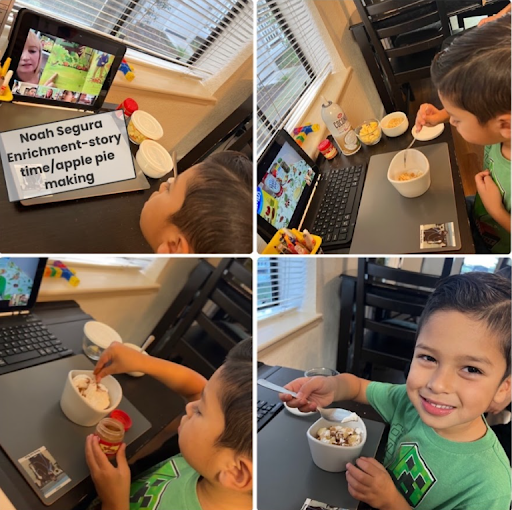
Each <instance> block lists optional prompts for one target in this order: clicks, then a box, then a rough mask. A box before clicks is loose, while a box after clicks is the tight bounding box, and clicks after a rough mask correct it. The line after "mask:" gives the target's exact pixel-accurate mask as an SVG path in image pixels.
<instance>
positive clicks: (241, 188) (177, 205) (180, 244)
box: [140, 151, 254, 253]
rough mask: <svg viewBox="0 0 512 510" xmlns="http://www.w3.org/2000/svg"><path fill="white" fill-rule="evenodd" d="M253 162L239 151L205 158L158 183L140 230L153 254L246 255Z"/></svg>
mask: <svg viewBox="0 0 512 510" xmlns="http://www.w3.org/2000/svg"><path fill="white" fill-rule="evenodd" d="M252 175H253V172H252V162H251V160H250V159H249V158H247V156H245V155H244V154H242V153H241V152H235V151H225V152H223V153H217V154H213V155H211V156H209V157H207V158H206V159H205V160H204V161H203V162H202V163H199V164H197V165H194V166H193V167H191V168H189V169H188V170H187V171H185V172H183V173H181V174H180V175H179V176H178V177H177V178H176V179H170V180H169V181H168V182H164V183H162V185H161V186H160V190H159V191H157V192H155V193H153V194H152V195H151V197H150V198H149V200H148V201H147V202H146V203H145V204H144V208H143V209H142V212H141V215H140V228H141V230H142V234H143V235H144V237H145V238H146V241H147V242H148V243H149V245H150V246H151V248H153V250H154V251H155V252H156V253H251V252H252V221H253V215H254V214H253V212H254V207H253V199H252Z"/></svg>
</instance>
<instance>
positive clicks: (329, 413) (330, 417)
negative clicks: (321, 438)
mask: <svg viewBox="0 0 512 510" xmlns="http://www.w3.org/2000/svg"><path fill="white" fill-rule="evenodd" d="M258 384H259V385H260V386H263V387H265V388H267V389H269V390H272V391H277V392H278V393H287V394H288V395H291V396H292V397H295V398H297V393H295V392H294V391H290V390H287V389H286V388H283V387H282V386H279V385H277V384H274V383H271V382H269V381H266V380H265V379H258ZM316 410H317V411H318V412H319V413H320V415H321V416H322V418H324V419H325V420H327V421H338V422H339V421H342V420H343V419H344V418H348V417H349V416H351V415H352V414H353V413H352V411H348V410H347V409H339V408H335V409H326V408H325V407H317V408H316ZM351 421H352V420H351ZM353 421H357V420H353Z"/></svg>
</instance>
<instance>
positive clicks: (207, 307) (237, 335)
mask: <svg viewBox="0 0 512 510" xmlns="http://www.w3.org/2000/svg"><path fill="white" fill-rule="evenodd" d="M250 264H251V261H250V260H247V259H227V258H225V259H221V260H220V262H219V264H218V265H217V267H213V266H212V265H211V264H209V263H208V262H207V261H205V260H201V261H200V263H199V265H198V266H197V267H196V268H195V270H194V271H193V272H192V274H191V275H190V278H189V281H188V283H187V284H186V285H185V287H184V288H183V289H182V291H181V292H180V293H179V294H178V296H177V297H176V299H175V300H174V302H173V303H172V304H171V306H170V307H169V310H168V311H167V313H166V314H165V315H164V316H163V318H162V319H161V321H160V322H159V324H158V325H157V326H156V327H155V329H154V331H153V334H154V335H155V338H156V339H157V340H156V341H155V346H154V348H153V349H151V354H152V355H156V356H159V357H161V358H166V359H170V360H172V361H176V362H179V363H183V364H186V365H187V366H189V367H190V368H193V369H194V370H196V371H198V372H199V373H201V374H202V375H204V376H205V377H207V378H209V377H210V376H211V375H212V374H213V372H214V371H215V370H216V369H217V368H218V367H219V366H220V365H221V364H222V363H223V361H224V359H225V357H226V354H227V353H228V352H229V350H230V349H231V348H232V347H234V346H235V345H236V344H237V343H238V342H240V341H241V340H243V339H245V338H248V337H250V336H252V271H251V269H250V267H249V268H248V267H247V266H248V265H250Z"/></svg>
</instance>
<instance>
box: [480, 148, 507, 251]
mask: <svg viewBox="0 0 512 510" xmlns="http://www.w3.org/2000/svg"><path fill="white" fill-rule="evenodd" d="M484 170H489V172H490V173H491V177H492V180H493V181H494V182H495V183H496V186H498V188H499V190H500V191H501V197H502V200H503V205H504V206H505V209H506V210H507V211H508V212H510V161H509V160H508V159H506V158H505V157H504V156H503V154H502V153H501V144H500V143H496V144H494V145H486V146H485V149H484ZM473 219H474V221H475V225H476V228H477V229H478V232H479V233H480V236H481V237H482V240H483V241H484V243H485V245H486V246H487V247H488V248H489V250H490V251H491V253H510V232H507V231H506V230H505V229H504V228H503V227H502V226H501V225H500V224H499V223H497V222H496V221H494V220H493V219H492V217H491V216H490V214H489V213H488V212H487V211H486V209H485V207H484V204H483V203H482V199H481V198H480V195H478V193H477V195H476V198H475V205H474V207H473Z"/></svg>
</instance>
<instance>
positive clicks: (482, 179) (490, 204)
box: [475, 170, 510, 232]
mask: <svg viewBox="0 0 512 510" xmlns="http://www.w3.org/2000/svg"><path fill="white" fill-rule="evenodd" d="M475 184H476V190H477V191H478V194H479V195H480V198H481V199H482V203H483V204H484V207H485V210H486V211H487V212H488V213H489V214H490V215H491V217H492V219H493V220H494V221H495V222H496V223H498V224H499V225H500V226H501V227H503V228H504V229H505V230H506V231H507V232H510V213H509V212H508V211H507V210H506V209H505V207H503V198H502V196H501V192H500V190H499V188H498V186H496V183H495V182H494V181H493V180H492V177H491V174H490V172H489V170H484V171H483V172H479V173H478V174H476V175H475Z"/></svg>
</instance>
